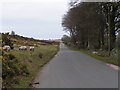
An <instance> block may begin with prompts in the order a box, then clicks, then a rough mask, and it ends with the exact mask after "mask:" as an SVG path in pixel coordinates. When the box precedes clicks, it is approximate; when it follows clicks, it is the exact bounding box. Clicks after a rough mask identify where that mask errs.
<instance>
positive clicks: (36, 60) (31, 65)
mask: <svg viewBox="0 0 120 90" xmlns="http://www.w3.org/2000/svg"><path fill="white" fill-rule="evenodd" d="M58 50H59V45H40V46H39V47H36V48H35V51H31V52H30V51H29V50H27V51H19V50H18V47H17V46H15V48H14V50H12V51H11V53H15V55H16V58H17V59H18V60H19V62H21V63H22V64H23V65H26V66H27V69H28V71H29V75H28V76H27V77H23V76H21V77H19V78H20V81H19V84H16V85H14V87H16V88H27V87H29V83H31V82H32V81H33V79H34V78H35V76H36V74H37V73H38V71H39V69H40V68H41V67H42V66H43V65H45V64H46V63H47V62H49V61H50V60H51V59H52V58H53V57H54V55H55V54H56V53H57V52H58ZM41 56H42V58H41Z"/></svg>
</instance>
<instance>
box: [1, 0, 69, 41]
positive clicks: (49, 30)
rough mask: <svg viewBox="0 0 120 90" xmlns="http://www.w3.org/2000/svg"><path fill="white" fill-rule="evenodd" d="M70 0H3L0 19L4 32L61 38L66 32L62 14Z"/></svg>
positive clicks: (43, 37)
mask: <svg viewBox="0 0 120 90" xmlns="http://www.w3.org/2000/svg"><path fill="white" fill-rule="evenodd" d="M68 1H69V0H2V1H1V2H0V9H1V10H0V11H2V12H1V13H2V16H1V14H0V20H1V21H2V22H0V23H2V24H0V25H1V26H0V27H2V29H0V30H2V32H7V31H9V32H11V31H12V30H13V31H15V32H16V33H17V34H19V35H22V36H26V37H33V38H37V39H59V38H61V37H62V36H63V35H64V34H65V32H64V31H63V28H62V26H61V22H62V16H63V15H64V14H65V13H66V11H67V9H68Z"/></svg>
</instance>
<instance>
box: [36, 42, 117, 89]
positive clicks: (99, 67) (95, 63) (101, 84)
mask: <svg viewBox="0 0 120 90" xmlns="http://www.w3.org/2000/svg"><path fill="white" fill-rule="evenodd" d="M35 82H39V84H36V85H34V87H35V88H118V71H117V70H115V69H113V68H111V67H109V66H107V65H106V63H104V62H102V61H99V60H95V59H94V58H92V57H90V56H87V55H85V54H83V53H80V52H77V51H71V50H69V49H68V48H67V47H65V46H64V44H62V43H61V45H60V51H59V52H58V54H57V55H56V56H55V57H54V58H53V59H52V60H51V61H50V62H49V63H48V64H47V65H45V67H43V69H42V70H40V72H39V73H38V75H37V77H36V79H35Z"/></svg>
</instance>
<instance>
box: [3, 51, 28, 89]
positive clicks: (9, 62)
mask: <svg viewBox="0 0 120 90" xmlns="http://www.w3.org/2000/svg"><path fill="white" fill-rule="evenodd" d="M2 54H3V58H2V64H3V65H2V71H3V72H2V78H3V86H4V87H6V88H7V87H12V84H13V83H14V82H15V81H16V80H17V81H19V80H18V78H17V76H20V75H24V74H26V73H28V70H27V68H26V66H24V65H22V64H21V63H19V62H18V60H17V59H16V57H15V54H13V53H7V52H5V51H3V53H2Z"/></svg>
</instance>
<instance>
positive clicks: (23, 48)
mask: <svg viewBox="0 0 120 90" xmlns="http://www.w3.org/2000/svg"><path fill="white" fill-rule="evenodd" d="M19 50H27V47H26V46H21V47H19Z"/></svg>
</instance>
